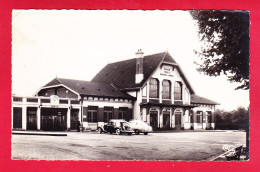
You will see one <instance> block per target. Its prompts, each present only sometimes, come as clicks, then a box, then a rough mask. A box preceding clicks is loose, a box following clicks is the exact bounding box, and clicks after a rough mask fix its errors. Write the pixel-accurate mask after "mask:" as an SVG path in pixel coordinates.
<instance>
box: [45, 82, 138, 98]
mask: <svg viewBox="0 0 260 172" xmlns="http://www.w3.org/2000/svg"><path fill="white" fill-rule="evenodd" d="M60 84H63V85H65V86H66V87H68V88H70V89H71V90H73V91H75V92H77V93H78V94H80V95H88V96H104V97H115V98H129V99H133V97H132V96H130V95H128V94H126V93H124V92H122V91H119V90H118V89H116V88H115V87H113V86H112V85H111V84H105V83H96V82H91V81H82V80H75V79H64V78H55V79H53V80H52V81H50V82H49V83H47V84H46V85H45V86H43V88H44V87H50V86H55V85H60Z"/></svg>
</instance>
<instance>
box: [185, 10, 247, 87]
mask: <svg viewBox="0 0 260 172" xmlns="http://www.w3.org/2000/svg"><path fill="white" fill-rule="evenodd" d="M190 14H191V16H192V17H193V19H194V20H196V21H197V24H198V28H199V37H200V40H201V41H202V42H204V45H203V46H202V48H201V50H199V51H195V52H196V53H198V54H199V57H200V58H201V60H202V62H201V63H199V64H198V65H199V67H198V71H200V72H203V73H205V74H206V75H209V76H219V75H221V74H225V75H226V76H227V77H228V80H229V81H230V82H238V83H241V84H240V85H239V86H238V87H237V88H236V89H249V24H250V23H249V12H246V11H215V10H207V11H194V10H193V11H190Z"/></svg>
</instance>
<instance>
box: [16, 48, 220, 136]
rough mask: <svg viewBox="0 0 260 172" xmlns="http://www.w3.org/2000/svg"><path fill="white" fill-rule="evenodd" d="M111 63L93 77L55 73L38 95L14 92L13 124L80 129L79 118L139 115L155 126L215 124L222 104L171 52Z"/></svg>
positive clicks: (87, 123)
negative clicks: (199, 90) (196, 85)
mask: <svg viewBox="0 0 260 172" xmlns="http://www.w3.org/2000/svg"><path fill="white" fill-rule="evenodd" d="M143 54H144V53H143V52H142V51H141V50H138V51H137V52H136V58H133V59H129V60H124V61H119V62H115V63H110V64H107V65H106V66H105V67H104V68H103V69H102V70H101V71H100V72H99V73H98V74H97V75H96V76H95V77H94V78H93V79H92V80H91V81H82V80H73V79H64V78H54V79H53V80H52V81H50V82H49V83H47V84H46V85H44V86H43V87H41V88H40V89H39V90H38V91H37V92H36V94H35V95H33V96H32V97H19V96H15V95H13V96H12V129H13V130H49V131H55V130H57V131H61V130H74V129H77V124H78V121H80V122H81V123H82V124H83V127H84V128H86V129H92V130H95V129H96V128H97V123H98V122H108V121H109V120H110V119H125V120H127V121H129V120H131V119H138V120H142V121H145V122H147V123H148V124H150V125H151V126H152V127H153V129H154V130H163V129H165V130H169V129H174V130H183V129H185V130H186V129H188V130H189V129H194V130H196V129H214V128H215V123H214V112H215V106H216V105H217V104H218V103H216V102H214V101H212V100H209V99H207V98H203V97H200V96H198V95H196V94H195V91H194V90H193V88H192V86H191V84H190V83H189V81H188V79H187V77H186V76H185V75H184V72H183V71H182V69H181V67H180V66H179V65H178V64H177V63H176V61H175V60H174V59H173V58H172V57H171V55H170V54H169V53H168V52H162V53H157V54H153V55H148V56H144V55H143Z"/></svg>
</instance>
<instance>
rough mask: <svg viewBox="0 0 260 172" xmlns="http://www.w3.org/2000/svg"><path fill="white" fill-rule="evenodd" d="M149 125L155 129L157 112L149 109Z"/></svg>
mask: <svg viewBox="0 0 260 172" xmlns="http://www.w3.org/2000/svg"><path fill="white" fill-rule="evenodd" d="M150 125H151V127H152V128H153V130H154V131H155V130H157V129H158V127H157V125H158V112H157V111H151V112H150Z"/></svg>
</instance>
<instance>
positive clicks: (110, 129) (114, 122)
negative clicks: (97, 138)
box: [98, 119, 134, 135]
mask: <svg viewBox="0 0 260 172" xmlns="http://www.w3.org/2000/svg"><path fill="white" fill-rule="evenodd" d="M98 132H99V134H102V133H103V132H104V133H110V134H113V133H116V134H117V135H120V134H123V133H127V134H128V135H132V133H134V131H133V130H132V129H131V127H130V125H129V123H128V122H127V121H125V120H123V119H111V120H109V121H108V123H107V124H104V123H99V124H98Z"/></svg>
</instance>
